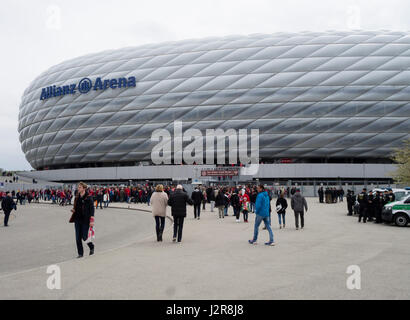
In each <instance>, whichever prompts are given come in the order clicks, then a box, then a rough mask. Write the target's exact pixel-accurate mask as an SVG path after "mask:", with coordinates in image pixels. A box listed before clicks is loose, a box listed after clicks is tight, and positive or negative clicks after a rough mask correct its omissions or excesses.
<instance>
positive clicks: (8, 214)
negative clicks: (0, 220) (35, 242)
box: [4, 211, 10, 226]
mask: <svg viewBox="0 0 410 320" xmlns="http://www.w3.org/2000/svg"><path fill="white" fill-rule="evenodd" d="M9 217H10V211H9V212H6V211H4V226H8V223H9Z"/></svg>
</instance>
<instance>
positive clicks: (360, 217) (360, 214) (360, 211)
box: [359, 207, 367, 223]
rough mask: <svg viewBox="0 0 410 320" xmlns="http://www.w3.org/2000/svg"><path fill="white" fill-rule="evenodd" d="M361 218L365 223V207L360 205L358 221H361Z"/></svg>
mask: <svg viewBox="0 0 410 320" xmlns="http://www.w3.org/2000/svg"><path fill="white" fill-rule="evenodd" d="M362 218H363V222H364V223H366V220H367V208H364V207H360V209H359V222H360V221H362Z"/></svg>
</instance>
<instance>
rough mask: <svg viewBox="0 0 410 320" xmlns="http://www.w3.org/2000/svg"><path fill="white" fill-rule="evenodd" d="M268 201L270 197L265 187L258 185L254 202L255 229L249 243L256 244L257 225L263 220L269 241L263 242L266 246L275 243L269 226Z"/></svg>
mask: <svg viewBox="0 0 410 320" xmlns="http://www.w3.org/2000/svg"><path fill="white" fill-rule="evenodd" d="M269 203H270V199H269V196H268V193H267V192H266V191H265V187H264V186H262V185H259V186H258V196H257V197H256V202H255V213H256V215H255V229H254V234H253V239H252V240H249V243H250V244H256V241H257V239H258V231H259V225H260V224H261V222H262V221H263V222H264V223H265V227H266V229H267V230H268V231H269V242H266V243H265V244H266V245H267V246H273V245H275V243H274V242H273V232H272V229H271V227H270V218H269Z"/></svg>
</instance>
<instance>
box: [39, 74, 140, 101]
mask: <svg viewBox="0 0 410 320" xmlns="http://www.w3.org/2000/svg"><path fill="white" fill-rule="evenodd" d="M135 86H136V80H135V77H128V78H118V79H103V80H102V79H101V78H99V77H98V78H97V79H95V81H94V83H93V82H92V80H91V79H90V78H83V79H81V80H80V82H79V83H78V85H77V84H75V83H74V84H70V85H64V86H55V85H54V86H49V87H46V88H42V89H41V95H40V100H47V99H49V98H53V97H60V96H65V95H68V94H75V93H76V92H77V91H78V92H80V93H81V94H85V93H88V92H90V91H91V90H94V91H98V90H106V89H108V88H110V89H118V88H120V89H121V88H130V87H135Z"/></svg>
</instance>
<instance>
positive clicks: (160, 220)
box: [154, 216, 165, 240]
mask: <svg viewBox="0 0 410 320" xmlns="http://www.w3.org/2000/svg"><path fill="white" fill-rule="evenodd" d="M154 218H155V230H156V231H157V240H160V239H161V237H162V233H163V232H164V228H165V217H158V216H155V217H154Z"/></svg>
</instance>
